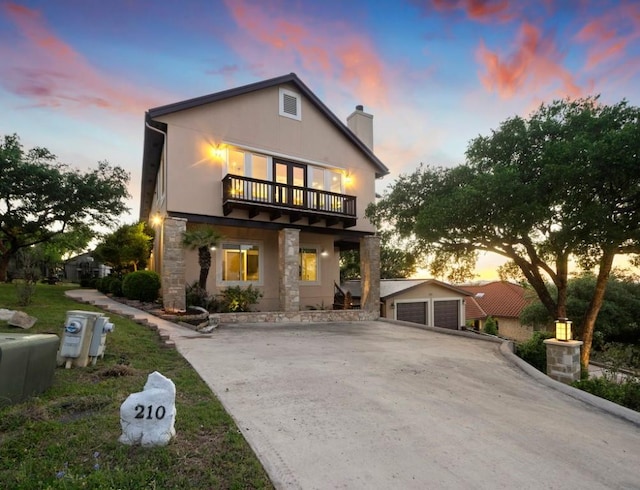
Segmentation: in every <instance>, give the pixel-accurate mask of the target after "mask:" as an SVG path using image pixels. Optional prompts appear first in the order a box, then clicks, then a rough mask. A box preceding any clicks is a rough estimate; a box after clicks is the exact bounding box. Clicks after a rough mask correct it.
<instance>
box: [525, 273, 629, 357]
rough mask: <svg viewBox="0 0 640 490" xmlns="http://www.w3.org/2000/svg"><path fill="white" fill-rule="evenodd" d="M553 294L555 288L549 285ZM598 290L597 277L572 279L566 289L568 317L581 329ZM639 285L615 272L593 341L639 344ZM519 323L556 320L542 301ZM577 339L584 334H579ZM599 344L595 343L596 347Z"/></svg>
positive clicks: (608, 284) (582, 276) (609, 283)
mask: <svg viewBox="0 0 640 490" xmlns="http://www.w3.org/2000/svg"><path fill="white" fill-rule="evenodd" d="M549 287H550V288H551V289H552V290H554V289H555V287H554V286H553V285H552V284H549ZM595 287H596V276H595V275H594V274H592V273H585V274H580V275H579V276H576V277H573V278H571V279H569V283H568V285H567V313H568V315H569V317H570V318H572V319H573V320H574V321H575V322H576V323H577V324H578V325H579V326H581V325H582V324H583V323H584V321H583V320H584V317H585V315H586V313H587V311H588V309H589V304H590V302H591V298H592V297H593V293H594V291H595ZM639 318H640V283H639V282H638V278H637V277H633V276H629V275H626V274H624V273H622V272H620V271H614V272H613V273H612V274H611V276H610V277H609V280H608V281H607V289H606V292H605V295H604V300H603V302H602V307H601V308H600V312H599V314H598V323H597V325H596V328H595V332H594V338H595V337H598V340H597V343H598V344H599V345H600V347H602V344H603V343H605V342H623V343H630V344H638V343H640V321H639V320H638V319H639ZM520 320H521V321H522V323H525V324H528V325H548V324H549V322H550V321H553V318H551V317H550V316H549V312H548V311H547V309H546V308H545V307H544V306H543V305H542V303H540V302H539V301H534V302H532V303H531V304H530V305H528V306H527V307H526V308H525V309H524V310H523V311H522V313H521V315H520ZM578 335H581V332H580V331H578ZM595 344H596V342H595V341H594V345H595Z"/></svg>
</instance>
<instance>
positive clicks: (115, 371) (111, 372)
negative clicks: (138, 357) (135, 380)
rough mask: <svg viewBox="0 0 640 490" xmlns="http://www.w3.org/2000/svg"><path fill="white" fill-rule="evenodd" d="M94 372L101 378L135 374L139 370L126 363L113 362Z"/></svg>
mask: <svg viewBox="0 0 640 490" xmlns="http://www.w3.org/2000/svg"><path fill="white" fill-rule="evenodd" d="M96 374H97V375H98V376H100V377H101V378H120V377H122V376H136V375H137V374H139V371H138V370H137V369H134V368H132V367H131V366H128V365H126V364H115V365H113V366H107V367H105V368H104V369H101V370H100V371H98V372H97V373H96Z"/></svg>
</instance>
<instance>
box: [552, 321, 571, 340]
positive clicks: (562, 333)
mask: <svg viewBox="0 0 640 490" xmlns="http://www.w3.org/2000/svg"><path fill="white" fill-rule="evenodd" d="M571 324H572V322H571V321H570V320H569V319H568V318H558V319H557V320H556V339H557V340H562V341H565V342H566V341H568V340H573V332H572V331H571Z"/></svg>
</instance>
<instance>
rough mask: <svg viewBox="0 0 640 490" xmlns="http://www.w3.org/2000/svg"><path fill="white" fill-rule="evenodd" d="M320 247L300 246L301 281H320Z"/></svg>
mask: <svg viewBox="0 0 640 490" xmlns="http://www.w3.org/2000/svg"><path fill="white" fill-rule="evenodd" d="M318 256H319V254H318V249H317V248H300V281H302V282H318V275H319V274H318V265H319V261H318Z"/></svg>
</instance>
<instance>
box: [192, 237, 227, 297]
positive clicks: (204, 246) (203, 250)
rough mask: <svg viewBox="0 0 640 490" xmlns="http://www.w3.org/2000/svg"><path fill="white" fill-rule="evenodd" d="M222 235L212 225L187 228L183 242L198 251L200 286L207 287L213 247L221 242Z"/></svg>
mask: <svg viewBox="0 0 640 490" xmlns="http://www.w3.org/2000/svg"><path fill="white" fill-rule="evenodd" d="M221 238H222V235H220V233H218V232H217V231H216V230H215V229H214V228H212V227H211V226H206V225H202V226H197V227H195V228H192V229H190V230H187V231H185V232H184V234H183V235H182V244H183V245H184V246H185V247H187V248H190V249H192V250H197V251H198V264H199V265H200V278H199V280H198V286H199V287H200V288H201V289H204V290H206V289H207V278H208V277H209V269H210V268H211V247H215V246H216V245H218V243H219V242H220V239H221Z"/></svg>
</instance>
